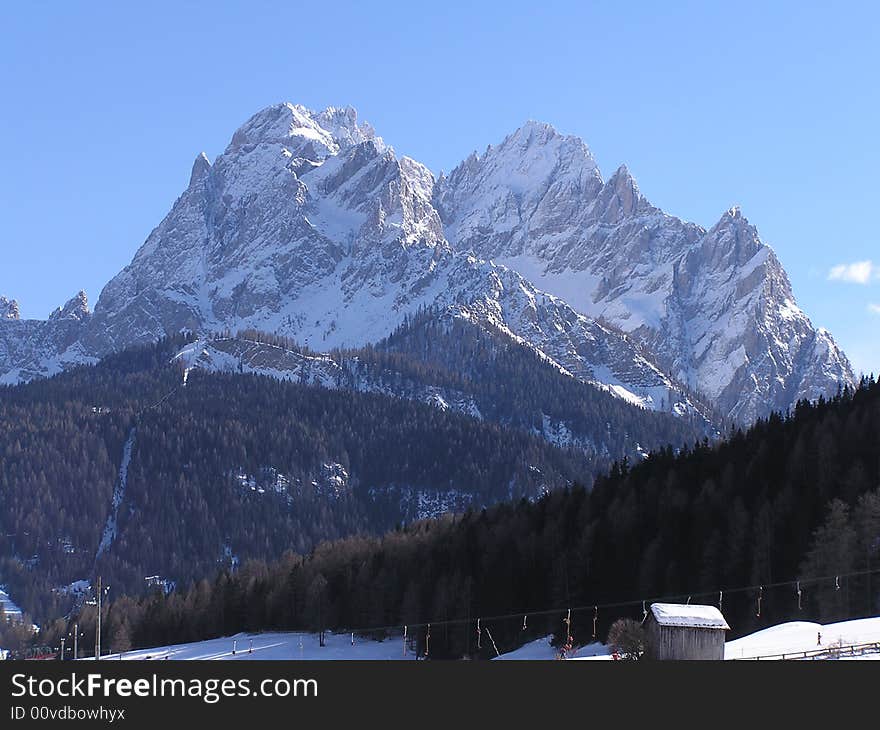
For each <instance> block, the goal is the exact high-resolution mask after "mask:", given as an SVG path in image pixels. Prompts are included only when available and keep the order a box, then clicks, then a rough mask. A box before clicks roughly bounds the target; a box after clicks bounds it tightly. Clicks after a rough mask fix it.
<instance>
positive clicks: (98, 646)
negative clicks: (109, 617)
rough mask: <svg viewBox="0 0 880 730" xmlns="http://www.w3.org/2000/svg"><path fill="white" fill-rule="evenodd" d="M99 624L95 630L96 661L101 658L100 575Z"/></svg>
mask: <svg viewBox="0 0 880 730" xmlns="http://www.w3.org/2000/svg"><path fill="white" fill-rule="evenodd" d="M97 596H98V624H97V629H96V630H95V661H98V660H99V659H100V658H101V576H100V575H99V576H98V591H97Z"/></svg>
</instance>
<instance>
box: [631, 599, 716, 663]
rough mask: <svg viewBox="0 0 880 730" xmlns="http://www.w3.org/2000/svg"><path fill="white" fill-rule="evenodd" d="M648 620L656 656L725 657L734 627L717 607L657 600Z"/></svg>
mask: <svg viewBox="0 0 880 730" xmlns="http://www.w3.org/2000/svg"><path fill="white" fill-rule="evenodd" d="M646 621H647V626H646V630H647V633H648V640H649V642H650V645H651V648H652V651H653V656H654V658H656V659H724V639H725V634H724V632H725V631H729V630H730V626H728V625H727V621H725V620H724V616H723V615H722V614H721V611H719V610H718V609H717V608H716V607H715V606H700V605H690V604H687V605H686V604H683V603H653V604H651V611H650V613H649V614H648V617H647V619H646Z"/></svg>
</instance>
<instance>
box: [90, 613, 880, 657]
mask: <svg viewBox="0 0 880 730" xmlns="http://www.w3.org/2000/svg"><path fill="white" fill-rule="evenodd" d="M819 634H821V645H820V644H819V643H818V642H819ZM870 642H877V643H878V645H880V616H878V617H875V618H864V619H855V620H852V621H842V622H839V623H833V624H825V625H822V624H817V623H812V622H808V621H792V622H789V623H785V624H779V625H778V626H772V627H770V628H767V629H763V630H761V631H757V632H755V633H754V634H749V635H748V636H744V637H742V638H740V639H735V640H733V641H729V642H727V644H725V650H724V658H725V659H756V658H761V659H764V658H781V655H782V654H786V655H789V654H790V655H795V654H797V653H801V652H804V651H807V652H813V651H815V650H817V649H829V648H831V647H832V646H833V645H834V644H838V643H839V644H841V645H844V646H848V645H852V644H865V643H870ZM233 643H234V649H235V653H233ZM556 655H557V652H556V649H555V648H554V647H552V646H551V645H550V637H549V636H547V637H544V638H541V639H536V640H534V641H531V642H529V643H528V644H524V645H523V646H521V647H519V648H518V649H515V650H513V651H510V652H507V653H504V654H502V655H501V656H499V657H497V659H499V660H527V661H536V660H537V661H542V660H553V659H556ZM567 658H568V659H579V660H592V661H595V660H610V659H611V654H610V652H609V650H608V647H607V646H605V645H604V644H602V643H599V642H594V643H591V644H587V645H585V646H582V647H578V648H577V649H575V650H574V651H572V652H571V653H570V654H569V655H568V657H567ZM791 658H794V656H792V657H791ZM817 658H827V657H817ZM102 659H107V660H119V659H122V660H166V659H174V660H233V661H239V660H245V661H251V660H262V659H282V660H289V659H304V660H363V659H370V660H376V659H378V660H383V661H391V660H404V661H407V660H408V661H413V660H415V659H416V656H415V654H414V653H413V651H412V650H411V649H409V648H407V650H406V653H404V648H403V641H402V639H401V638H400V637H394V638H390V639H386V640H385V641H373V640H370V639H365V638H362V637H359V636H355V637H354V643H353V644H352V638H351V634H329V633H328V634H326V635H325V646H323V647H322V646H320V645H319V641H318V635H317V634H311V633H300V632H270V633H260V634H245V633H241V634H236V635H235V636H228V637H223V638H220V639H209V640H207V641H197V642H194V643H191V644H175V645H167V646H158V647H154V648H151V649H138V650H136V651H128V652H123V653H122V654H121V655H120V654H109V655H105V656H103V657H102ZM840 659H847V660H850V659H860V660H866V659H867V660H870V659H874V660H880V650H878V651H876V652H873V653H866V654H863V655H856V656H853V657H849V656H841V657H840Z"/></svg>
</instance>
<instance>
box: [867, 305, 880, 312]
mask: <svg viewBox="0 0 880 730" xmlns="http://www.w3.org/2000/svg"><path fill="white" fill-rule="evenodd" d="M868 311H869V312H870V313H871V314H880V304H873V303H872V304H869V305H868Z"/></svg>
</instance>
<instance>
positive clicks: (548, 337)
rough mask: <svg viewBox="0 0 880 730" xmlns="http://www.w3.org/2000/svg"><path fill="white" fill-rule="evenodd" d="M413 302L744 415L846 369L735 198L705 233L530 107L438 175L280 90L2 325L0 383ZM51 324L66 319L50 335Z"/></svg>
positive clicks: (353, 326) (350, 321) (312, 334)
mask: <svg viewBox="0 0 880 730" xmlns="http://www.w3.org/2000/svg"><path fill="white" fill-rule="evenodd" d="M7 309H8V307H7ZM424 309H432V310H436V311H437V312H438V315H439V316H453V317H463V318H467V319H469V320H470V321H472V322H475V323H478V324H480V325H481V326H484V327H489V328H492V329H493V331H501V332H503V333H506V335H507V336H509V337H511V338H513V339H514V340H516V341H519V342H523V343H526V344H528V345H530V346H531V347H533V348H534V349H535V350H536V351H538V352H540V353H541V354H542V355H543V356H544V357H546V358H548V359H549V360H550V361H551V362H553V363H554V364H555V365H556V366H558V367H559V368H561V369H562V370H564V371H565V372H567V373H569V374H571V375H572V376H574V377H577V378H580V379H582V380H584V381H586V382H589V383H591V384H594V385H596V386H597V387H601V388H604V389H607V390H609V391H611V392H613V393H615V394H616V395H619V396H620V397H623V398H626V399H627V400H630V401H631V402H633V403H637V404H639V405H643V406H646V407H650V408H656V409H662V410H671V411H676V410H682V409H684V410H692V409H694V408H696V407H699V402H700V401H705V402H708V403H710V404H711V405H712V406H714V407H717V408H719V409H720V410H721V412H722V413H723V414H724V415H726V416H730V417H732V418H734V419H736V420H739V421H749V420H752V419H754V418H756V417H758V416H762V415H766V414H767V413H768V412H769V411H771V410H774V409H786V408H788V407H789V406H791V405H792V404H793V403H794V402H795V401H796V400H797V399H798V398H801V397H810V398H813V397H817V396H818V395H820V394H823V393H831V392H834V391H836V389H837V388H838V386H839V385H840V384H850V383H852V380H853V377H852V372H851V369H850V366H849V363H848V362H847V360H846V357H845V356H844V355H843V353H842V352H841V351H840V350H839V348H837V346H836V345H835V343H834V341H833V340H832V339H831V337H830V335H828V334H827V333H825V332H824V331H818V330H815V329H814V328H813V327H812V325H811V324H810V322H809V319H807V317H806V315H804V314H803V312H801V310H800V309H798V308H797V306H796V304H795V302H794V297H793V296H792V294H791V286H790V284H789V282H788V278H787V276H786V275H785V272H784V270H783V269H782V267H781V265H780V264H779V261H778V260H777V259H776V257H775V256H774V255H773V252H772V251H771V250H770V249H769V247H767V246H766V245H765V244H764V243H763V242H761V240H760V238H759V237H758V235H757V232H756V231H755V229H754V228H753V227H752V226H751V225H750V224H749V223H748V221H746V220H745V218H743V217H742V215H741V213H739V212H738V210H736V211H731V212H729V213H728V214H726V215H725V216H723V217H722V219H721V220H720V221H719V223H718V224H716V226H714V227H713V228H712V229H710V230H708V231H707V230H704V229H703V228H701V227H700V226H697V225H694V224H691V223H686V222H683V221H681V220H679V219H677V218H674V217H672V216H669V215H667V214H665V213H663V212H662V211H660V210H658V209H657V208H655V207H653V206H651V204H650V203H649V202H648V201H647V200H646V199H645V198H644V196H643V195H642V194H641V192H640V191H639V189H638V186H637V185H636V183H635V180H634V179H633V177H632V175H631V174H630V173H629V171H628V170H627V169H626V167H621V168H620V169H619V170H618V171H617V172H615V174H614V175H613V176H612V177H611V178H610V179H609V180H608V181H607V182H606V181H604V180H603V178H602V176H601V173H600V172H599V169H598V167H597V166H596V163H595V160H594V159H593V157H592V154H591V153H590V150H589V148H588V147H587V145H586V144H585V143H584V142H583V141H582V140H580V139H578V138H577V137H573V136H565V135H562V134H560V133H558V132H557V131H556V130H554V129H553V127H551V126H550V125H547V124H543V123H540V122H528V123H526V124H525V125H523V126H522V127H521V128H520V129H518V130H517V131H515V132H514V133H513V134H511V135H509V136H508V137H506V138H505V139H504V140H503V141H502V142H501V143H500V144H499V145H497V146H490V147H488V148H487V149H486V151H485V153H483V154H482V155H477V154H472V155H471V156H469V157H468V158H467V159H466V160H465V161H464V162H462V163H461V165H459V166H458V167H457V168H456V169H454V170H453V171H452V172H451V173H450V174H449V175H447V176H443V177H441V178H440V179H439V180H435V179H434V177H433V175H432V174H431V173H430V171H429V170H428V169H427V168H426V167H425V166H424V165H422V164H420V163H419V162H417V161H415V160H412V159H410V158H407V157H399V156H398V155H397V154H396V153H395V151H394V149H393V148H392V147H390V146H388V145H387V144H385V142H384V141H383V140H382V139H381V138H380V137H378V136H377V135H376V133H375V131H374V130H373V128H372V127H371V126H370V125H369V124H366V123H364V122H362V121H360V120H359V119H358V116H357V113H356V112H355V110H354V109H352V108H350V107H346V108H336V107H330V108H328V109H325V110H323V111H320V112H315V111H312V110H309V109H307V108H305V107H303V106H299V105H294V104H289V103H283V104H276V105H273V106H270V107H268V108H266V109H263V110H262V111H260V112H258V113H257V114H255V115H254V116H252V117H251V118H250V119H248V120H247V121H246V122H245V123H244V124H243V125H242V126H241V127H240V128H239V129H238V130H236V131H235V133H234V134H233V135H232V138H231V141H230V143H229V145H228V146H227V148H226V150H224V152H223V153H222V154H221V155H219V156H218V157H217V158H216V160H214V162H213V163H211V162H209V160H208V158H207V157H206V156H205V155H204V154H201V155H199V156H198V157H197V158H196V160H195V163H194V164H193V166H192V171H191V175H190V181H189V185H188V186H187V188H186V189H185V190H184V191H183V193H182V194H181V196H180V197H179V198H178V199H177V201H176V202H175V204H174V206H173V207H172V209H171V211H170V212H169V213H168V215H167V216H166V217H165V219H164V220H163V221H162V222H160V223H159V225H158V226H157V227H156V229H155V230H154V231H153V232H152V233H151V234H150V236H149V237H148V238H147V240H146V241H145V242H144V244H143V245H142V246H141V248H140V249H139V250H138V251H137V253H136V254H135V256H134V258H133V260H132V262H131V263H130V264H129V265H128V266H127V267H125V269H123V270H122V271H121V272H120V273H119V274H117V275H116V276H115V277H114V278H113V279H112V280H111V281H110V282H109V283H108V284H107V286H106V287H105V288H104V290H103V291H102V292H101V296H100V298H99V299H98V302H97V305H96V307H95V311H94V313H93V314H88V310H87V308H83V307H79V306H76V305H73V306H72V307H71V305H68V306H66V307H65V308H63V310H61V315H60V316H55V315H53V319H52V320H51V321H50V322H49V323H34V322H30V323H28V322H21V321H18V320H14V319H12V318H10V317H9V316H7V317H6V318H5V319H0V338H3V339H4V340H5V341H6V342H7V343H8V345H7V347H6V349H5V350H0V377H2V378H3V379H4V380H5V381H6V382H17V381H21V380H26V379H28V378H31V377H35V376H39V375H47V374H51V373H52V372H57V369H58V368H59V367H63V366H64V364H65V363H67V362H72V361H76V360H77V359H80V360H82V359H85V360H89V361H90V360H92V359H94V358H97V357H100V356H101V355H104V354H106V353H108V352H111V351H114V350H118V349H120V348H123V347H125V346H128V345H131V344H135V343H145V342H150V341H154V340H156V339H158V338H160V337H162V336H164V335H167V334H171V333H176V332H179V331H181V330H191V331H195V332H199V333H208V332H212V331H222V330H233V331H234V330H237V329H243V328H253V329H258V330H263V331H268V332H273V333H277V334H281V335H286V336H288V337H291V338H294V339H295V340H297V341H298V342H300V343H301V344H303V345H307V346H308V347H310V348H312V349H315V350H328V349H331V348H334V347H347V346H360V345H364V344H368V343H372V342H377V341H379V340H380V339H382V338H383V337H385V336H387V335H388V334H389V333H390V332H391V331H392V330H394V329H395V328H396V327H398V326H399V325H400V324H401V323H402V322H403V321H404V320H405V319H406V318H407V317H408V316H410V315H412V314H414V313H416V312H418V311H420V310H424ZM65 312H66V313H67V314H66V315H65V314H64V313H65ZM77 313H78V314H77ZM57 320H62V321H63V322H64V324H65V326H66V327H68V330H65V332H64V333H63V336H62V335H58V337H59V339H57V340H56V339H54V337H55V335H54V334H52V333H50V332H49V331H48V330H47V329H46V327H47V326H48V325H52V326H58V324H59V322H58V321H57ZM71 327H73V328H76V333H75V334H76V336H75V338H74V339H73V340H72V341H71V339H70V336H71V331H70V329H69V328H71ZM23 337H24V338H27V339H28V342H29V343H31V344H30V346H29V347H28V348H26V349H27V350H28V353H29V355H28V357H27V358H26V360H27V362H26V363H23V362H22V357H23V356H22V355H21V352H22V348H21V347H20V346H18V345H16V344H15V343H19V344H20V341H21V339H22V338H23ZM23 365H27V367H23Z"/></svg>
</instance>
